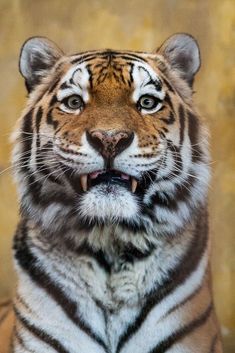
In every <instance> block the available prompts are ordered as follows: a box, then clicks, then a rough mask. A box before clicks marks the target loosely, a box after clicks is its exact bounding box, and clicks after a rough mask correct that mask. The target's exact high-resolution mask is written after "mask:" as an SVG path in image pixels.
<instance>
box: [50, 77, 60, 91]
mask: <svg viewBox="0 0 235 353" xmlns="http://www.w3.org/2000/svg"><path fill="white" fill-rule="evenodd" d="M60 79H61V77H59V78H57V79H56V80H55V82H54V83H52V85H51V87H50V88H49V90H48V94H50V93H52V92H53V91H54V89H55V88H56V86H57V85H58V83H59V82H60Z"/></svg>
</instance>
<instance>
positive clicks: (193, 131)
mask: <svg viewBox="0 0 235 353" xmlns="http://www.w3.org/2000/svg"><path fill="white" fill-rule="evenodd" d="M188 134H189V139H190V142H191V145H192V161H193V162H195V163H196V162H198V161H201V160H202V157H203V153H202V150H201V148H200V146H199V145H198V143H199V121H198V117H197V116H196V115H195V114H193V113H192V112H190V111H188Z"/></svg>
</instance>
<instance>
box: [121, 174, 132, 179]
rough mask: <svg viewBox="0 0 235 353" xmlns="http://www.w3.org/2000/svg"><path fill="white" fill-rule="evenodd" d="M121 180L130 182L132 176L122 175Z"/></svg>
mask: <svg viewBox="0 0 235 353" xmlns="http://www.w3.org/2000/svg"><path fill="white" fill-rule="evenodd" d="M121 178H122V179H124V180H129V179H130V176H129V175H127V174H124V173H122V174H121Z"/></svg>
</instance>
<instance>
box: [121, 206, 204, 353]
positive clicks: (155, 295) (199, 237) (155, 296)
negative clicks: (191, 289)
mask: <svg viewBox="0 0 235 353" xmlns="http://www.w3.org/2000/svg"><path fill="white" fill-rule="evenodd" d="M204 212H205V211H204ZM207 233H208V229H207V219H206V214H204V213H203V211H202V213H201V214H198V219H197V223H196V226H195V231H194V234H193V239H192V241H191V244H190V246H189V249H188V251H187V252H186V253H185V255H184V256H183V258H182V259H181V261H180V263H179V264H178V265H177V266H176V267H175V269H172V270H171V271H169V273H168V277H167V279H166V280H165V281H164V282H163V283H162V284H161V285H160V286H159V287H157V288H156V290H153V291H152V292H151V293H150V294H149V296H148V298H147V300H146V303H145V305H144V306H143V308H142V310H141V312H140V314H139V316H138V317H137V318H136V320H135V321H134V323H132V324H130V325H129V326H128V328H127V330H126V331H125V332H124V333H123V334H122V335H121V337H120V339H119V342H118V345H117V351H116V353H118V352H120V351H121V349H122V348H123V346H124V345H125V343H126V342H127V341H128V340H129V339H130V337H132V336H133V335H134V334H135V333H136V332H137V331H138V330H139V329H140V327H141V325H142V323H143V322H144V321H145V319H146V317H147V316H148V314H149V313H150V311H151V310H152V309H153V308H154V306H155V305H157V304H159V303H160V302H161V301H162V299H164V298H165V297H166V296H167V295H169V294H171V293H172V292H173V291H174V290H175V289H176V288H177V287H178V286H179V285H180V284H182V283H183V282H184V281H185V280H186V278H187V277H188V276H189V275H190V274H191V273H192V272H193V271H194V269H195V268H196V266H197V264H198V262H199V261H200V259H201V257H202V254H203V252H204V250H205V248H206V243H207Z"/></svg>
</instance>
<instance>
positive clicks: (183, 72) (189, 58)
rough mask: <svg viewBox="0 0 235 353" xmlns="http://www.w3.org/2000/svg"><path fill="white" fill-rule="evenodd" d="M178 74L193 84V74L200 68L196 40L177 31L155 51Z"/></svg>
mask: <svg viewBox="0 0 235 353" xmlns="http://www.w3.org/2000/svg"><path fill="white" fill-rule="evenodd" d="M157 52H158V53H159V54H161V55H163V56H164V57H165V59H166V60H167V61H168V63H169V64H170V66H171V67H172V68H173V69H175V70H177V71H178V72H179V74H180V76H181V77H182V78H183V79H184V80H186V81H187V82H188V84H189V85H190V86H192V85H193V80H194V75H195V74H196V72H197V71H198V70H199V68H200V64H201V61H200V51H199V47H198V44H197V41H196V40H195V39H194V38H193V37H192V36H191V35H189V34H185V33H178V34H174V35H173V36H171V37H170V38H168V39H167V40H166V41H165V42H164V43H163V44H162V46H161V47H160V48H159V49H158V51H157Z"/></svg>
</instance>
